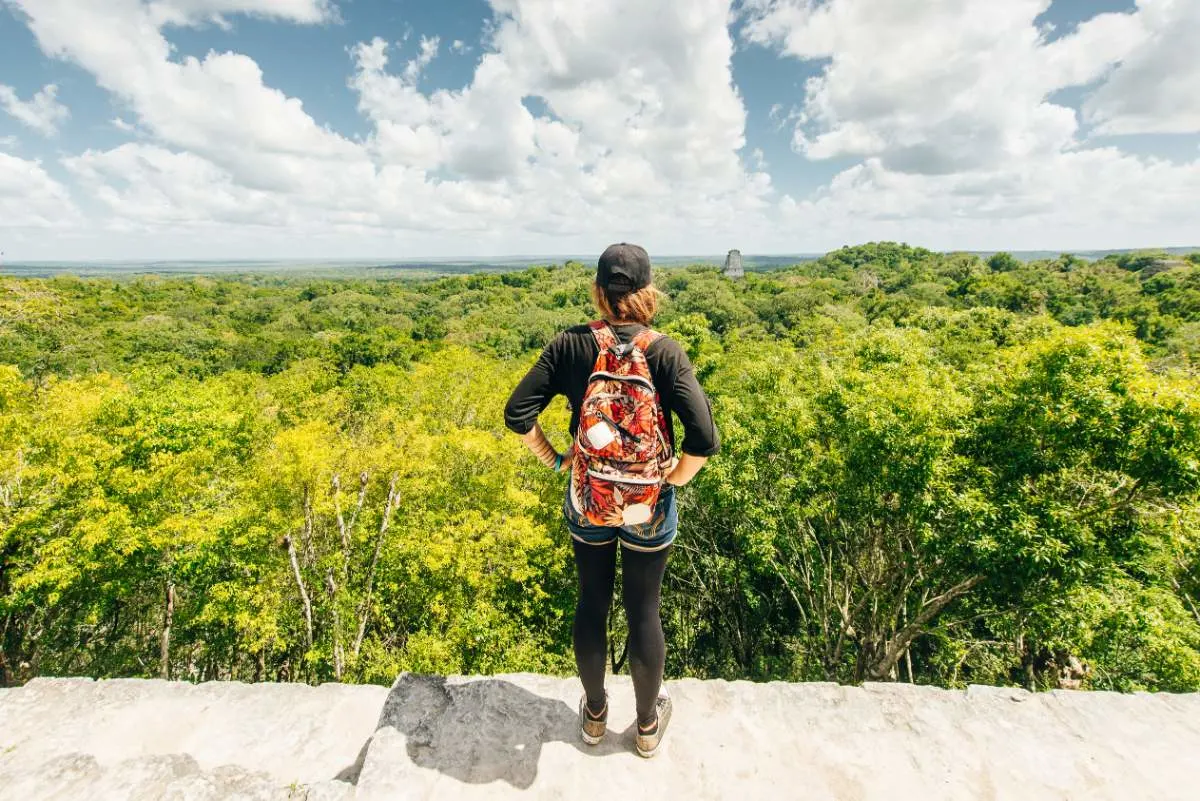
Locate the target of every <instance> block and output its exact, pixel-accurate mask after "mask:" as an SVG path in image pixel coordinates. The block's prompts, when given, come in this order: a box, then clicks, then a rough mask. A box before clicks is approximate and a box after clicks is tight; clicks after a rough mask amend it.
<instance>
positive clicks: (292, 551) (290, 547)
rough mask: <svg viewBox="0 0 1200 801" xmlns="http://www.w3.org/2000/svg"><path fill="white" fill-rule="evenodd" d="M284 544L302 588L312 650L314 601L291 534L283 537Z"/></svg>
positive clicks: (297, 585) (305, 621) (299, 585)
mask: <svg viewBox="0 0 1200 801" xmlns="http://www.w3.org/2000/svg"><path fill="white" fill-rule="evenodd" d="M283 543H284V545H286V546H287V551H288V560H289V561H290V562H291V563H292V576H293V577H294V578H295V579H296V587H297V588H299V590H300V600H301V602H302V603H303V604H304V624H305V633H306V638H305V643H306V644H307V645H308V649H309V650H312V646H313V613H312V602H311V601H310V600H309V599H308V590H307V589H305V587H304V577H303V576H302V575H300V560H299V559H297V558H296V544H295V543H294V542H292V538H291V537H290V536H288V537H284V538H283Z"/></svg>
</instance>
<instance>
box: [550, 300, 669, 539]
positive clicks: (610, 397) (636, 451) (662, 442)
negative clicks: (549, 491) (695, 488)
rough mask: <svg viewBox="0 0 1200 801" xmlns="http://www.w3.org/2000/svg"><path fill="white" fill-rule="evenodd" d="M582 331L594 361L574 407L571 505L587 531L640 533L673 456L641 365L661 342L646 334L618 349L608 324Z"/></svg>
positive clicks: (598, 323) (649, 380) (664, 422)
mask: <svg viewBox="0 0 1200 801" xmlns="http://www.w3.org/2000/svg"><path fill="white" fill-rule="evenodd" d="M589 327H590V328H591V330H592V336H594V337H595V338H596V344H597V345H598V346H599V349H600V353H599V354H598V355H597V356H596V362H595V364H594V365H593V367H592V372H591V375H590V376H589V377H588V384H587V388H586V389H585V390H584V394H583V400H582V402H581V403H580V406H579V427H578V428H577V429H576V433H575V455H574V459H573V460H572V463H571V500H572V503H573V505H574V506H575V509H576V510H577V511H578V512H579V513H580V514H581V515H582V516H583V517H584V518H586V520H587V521H588V522H589V523H591V524H592V525H594V526H634V525H639V524H642V523H645V522H647V521H648V520H649V519H650V517H651V515H652V514H653V511H654V506H655V504H656V503H657V502H658V496H659V492H660V490H661V488H662V481H663V478H664V477H665V476H666V471H667V468H668V467H669V466H670V463H671V456H672V453H671V444H670V439H669V437H668V434H667V420H666V415H665V413H664V411H663V407H662V403H661V402H660V400H659V396H658V391H657V390H656V389H655V388H654V381H653V380H652V378H651V375H650V366H649V364H647V362H646V349H647V348H649V347H650V345H651V344H652V343H653V342H655V341H656V340H657V339H658V338H659V337H661V336H662V334H660V333H658V332H657V331H652V330H650V329H645V330H643V331H640V332H638V334H637V336H635V337H634V338H633V341H631V342H630V343H629V344H627V345H622V344H621V343H620V341H619V340H618V339H617V335H616V333H615V332H614V331H613V330H612V328H611V327H610V326H609V325H608V323H607V322H605V321H603V320H597V321H595V322H593V323H590V324H589Z"/></svg>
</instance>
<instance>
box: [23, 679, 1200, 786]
mask: <svg viewBox="0 0 1200 801" xmlns="http://www.w3.org/2000/svg"><path fill="white" fill-rule="evenodd" d="M668 689H669V690H670V692H671V694H672V696H673V697H674V699H675V715H674V718H673V720H672V723H671V726H670V730H669V734H668V737H667V741H666V745H665V746H664V752H663V753H662V754H660V755H659V756H658V757H657V758H655V759H653V760H643V759H641V758H639V757H638V756H637V755H636V754H635V753H634V750H633V730H634V725H633V691H632V686H631V685H630V683H629V680H628V678H626V677H617V678H615V679H612V680H611V681H610V695H611V713H610V719H609V734H608V736H607V737H606V738H605V741H604V742H603V743H601V744H600V745H599V746H596V747H594V748H591V747H588V746H586V745H584V744H583V743H582V742H581V741H580V740H579V734H578V722H577V712H576V710H577V705H578V702H579V692H580V690H579V684H578V681H576V680H574V679H555V678H549V677H544V676H534V675H527V674H517V675H507V676H495V677H480V678H441V677H425V676H414V675H404V676H401V677H400V678H399V679H398V680H397V682H396V684H395V685H394V686H393V687H392V689H391V690H390V691H388V690H387V689H385V688H381V687H350V686H338V685H326V686H323V687H320V688H309V687H305V686H303V685H254V686H249V685H240V684H205V685H199V686H192V685H187V684H168V683H165V682H136V681H126V682H90V681H82V680H40V681H36V682H31V683H30V684H29V685H28V686H26V687H24V688H21V689H18V690H8V691H5V692H3V693H0V799H9V798H14V799H23V800H24V799H77V798H88V799H101V800H102V801H106V800H107V799H114V801H115V799H122V801H126V800H127V799H133V800H134V801H150V799H156V800H157V799H176V800H177V801H205V800H207V799H229V798H238V799H247V801H249V800H251V799H255V800H256V799H270V800H271V801H285V800H286V801H352V800H353V799H365V800H366V801H377V800H382V799H388V801H392V799H427V798H448V799H473V798H480V799H483V798H486V799H493V798H499V799H503V798H529V799H570V798H588V799H592V798H595V797H597V796H600V795H602V796H605V797H616V798H621V797H636V798H642V797H646V798H688V799H718V798H719V799H727V798H734V799H745V800H746V801H749V799H755V798H764V797H787V798H801V799H807V800H811V801H825V800H828V801H874V799H881V800H882V799H887V801H896V800H899V801H903V800H904V799H920V801H938V800H939V799H972V801H973V800H974V799H993V800H994V801H1009V800H1010V799H1011V801H1039V800H1040V799H1054V800H1055V801H1069V800H1070V799H1087V801H1104V800H1105V799H1112V800H1113V801H1117V800H1118V799H1119V800H1120V801H1126V800H1127V799H1139V800H1143V799H1144V800H1145V801H1160V800H1161V801H1173V800H1174V799H1179V800H1180V801H1182V800H1183V799H1189V801H1190V799H1194V798H1196V797H1197V796H1196V789H1195V788H1196V787H1197V786H1200V760H1198V759H1197V758H1196V756H1195V755H1196V754H1197V753H1200V695H1171V694H1145V693H1139V694H1133V695H1119V694H1115V693H1084V692H1068V691H1055V692H1051V693H1038V694H1033V693H1028V692H1025V691H1024V690H1019V689H1012V688H993V687H971V688H969V689H968V690H967V691H966V692H962V691H945V690H938V689H934V688H929V687H918V686H911V685H905V684H868V685H865V686H864V687H843V686H839V685H836V684H786V683H781V682H772V683H766V684H753V683H750V682H722V681H708V682H701V681H695V680H684V681H671V682H668ZM372 732H374V735H373V736H371V733H372Z"/></svg>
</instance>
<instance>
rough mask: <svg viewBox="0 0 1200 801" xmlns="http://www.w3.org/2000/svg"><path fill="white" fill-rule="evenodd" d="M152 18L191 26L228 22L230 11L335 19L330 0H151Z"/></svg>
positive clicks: (297, 19)
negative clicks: (201, 23) (227, 17)
mask: <svg viewBox="0 0 1200 801" xmlns="http://www.w3.org/2000/svg"><path fill="white" fill-rule="evenodd" d="M148 5H149V12H150V15H151V17H152V18H153V19H154V20H155V21H156V22H157V23H159V24H170V25H193V24H196V23H197V22H215V23H217V24H221V25H224V24H227V23H226V20H225V16H226V15H229V14H251V15H254V16H261V17H268V18H275V19H281V20H287V21H290V22H298V23H302V24H309V25H311V24H314V23H318V22H325V21H329V20H332V19H335V18H336V15H337V8H336V7H335V6H334V5H333V3H332V2H330V0H152V2H150V3H149V4H148Z"/></svg>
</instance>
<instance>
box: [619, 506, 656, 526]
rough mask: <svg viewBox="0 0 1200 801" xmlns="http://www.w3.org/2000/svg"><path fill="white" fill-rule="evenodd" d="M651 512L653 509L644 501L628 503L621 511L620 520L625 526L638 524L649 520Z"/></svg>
mask: <svg viewBox="0 0 1200 801" xmlns="http://www.w3.org/2000/svg"><path fill="white" fill-rule="evenodd" d="M653 513H654V510H653V509H651V508H650V507H649V506H647V505H646V504H644V503H634V504H630V505H629V506H626V507H625V509H624V511H622V512H621V522H622V523H624V524H625V525H627V526H640V525H641V524H642V523H645V522H646V521H647V520H649V519H650V515H651V514H653Z"/></svg>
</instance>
